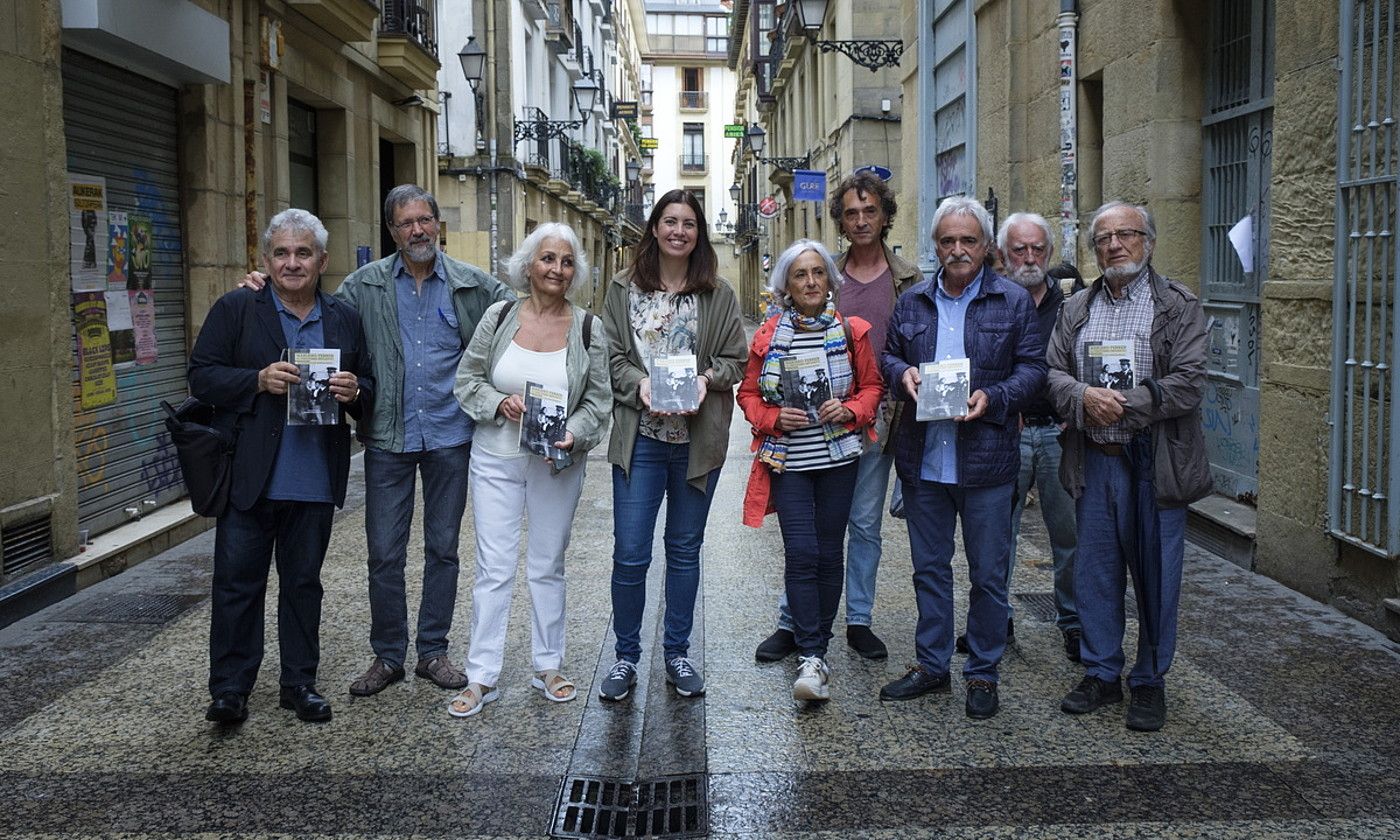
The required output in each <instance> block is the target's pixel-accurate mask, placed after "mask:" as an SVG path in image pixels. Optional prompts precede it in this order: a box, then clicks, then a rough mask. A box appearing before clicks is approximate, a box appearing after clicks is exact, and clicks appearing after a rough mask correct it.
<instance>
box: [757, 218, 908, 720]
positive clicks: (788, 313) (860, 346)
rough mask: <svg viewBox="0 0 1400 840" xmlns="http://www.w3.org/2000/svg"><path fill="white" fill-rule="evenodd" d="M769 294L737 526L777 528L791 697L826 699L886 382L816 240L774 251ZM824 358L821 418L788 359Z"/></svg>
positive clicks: (866, 334)
mask: <svg viewBox="0 0 1400 840" xmlns="http://www.w3.org/2000/svg"><path fill="white" fill-rule="evenodd" d="M772 276H773V279H772V281H771V283H772V289H773V292H774V294H775V295H780V296H782V298H783V299H785V300H786V301H787V306H786V308H785V309H784V310H783V311H782V312H781V313H780V314H778V315H775V316H773V317H772V318H770V319H768V320H767V321H765V322H764V324H763V326H761V327H759V329H758V332H757V333H755V334H754V338H753V342H752V343H751V344H750V345H749V361H748V367H747V369H746V370H745V373H744V381H743V384H741V385H740V386H739V405H740V406H741V407H742V408H743V409H744V416H745V417H747V418H748V421H749V423H750V425H752V426H753V435H754V441H753V448H754V450H755V452H756V453H757V454H756V455H755V457H754V462H753V467H752V469H751V470H750V471H749V484H748V490H747V492H746V493H745V497H744V524H746V525H752V526H754V527H758V526H760V525H762V524H763V518H764V516H766V515H767V514H768V513H769V512H770V511H776V512H777V514H778V525H779V527H780V528H781V529H782V533H783V590H784V592H785V593H786V595H787V597H786V598H785V602H786V604H787V606H788V608H789V610H790V611H791V619H792V625H793V631H792V632H793V636H794V639H795V643H796V645H797V652H798V656H799V657H800V660H799V665H798V671H797V680H796V681H795V682H794V683H793V686H792V696H793V698H794V699H797V700H826V699H828V698H829V697H830V696H831V687H830V682H831V669H830V667H829V666H828V665H827V662H826V652H827V643H828V642H830V640H831V625H832V623H833V622H834V621H835V619H836V609H837V607H838V605H839V603H840V601H841V582H842V578H843V577H844V576H845V563H844V559H845V558H844V552H843V551H842V548H843V545H842V544H843V543H844V541H845V538H846V522H847V520H848V519H849V518H850V515H851V499H852V495H853V493H854V492H855V488H856V478H857V476H858V475H859V469H858V466H859V461H860V457H861V452H862V450H863V449H864V446H863V444H864V440H863V438H865V437H866V435H867V434H868V428H869V426H870V424H871V423H872V422H874V420H875V415H876V412H878V411H879V408H880V398H881V396H882V394H883V393H884V387H883V386H882V385H881V383H880V372H879V368H878V367H877V365H876V362H875V352H874V349H873V348H872V347H871V346H870V331H871V329H870V324H868V323H866V322H865V321H864V320H862V319H860V318H855V317H852V318H844V317H842V315H841V313H839V312H837V310H836V304H835V303H834V302H833V300H832V292H834V291H835V289H836V287H837V286H839V285H840V277H841V275H840V272H839V271H838V270H837V268H836V263H835V261H833V260H832V258H831V255H830V254H829V253H828V252H827V250H826V248H825V247H824V246H823V245H822V244H821V243H820V242H814V241H813V240H810V239H800V240H798V241H797V242H794V243H793V244H792V245H791V246H790V247H789V248H788V249H787V250H786V251H784V252H783V253H782V255H781V256H779V257H778V261H777V263H776V265H775V266H774V269H773V275H772ZM796 355H807V356H816V357H818V358H819V359H820V367H819V368H818V370H817V372H818V373H819V374H825V373H826V370H823V368H825V369H828V370H830V376H829V377H825V379H826V381H827V386H826V388H827V390H826V393H825V394H824V395H823V399H822V400H821V402H819V403H818V405H817V406H816V408H817V419H816V422H813V421H811V420H810V419H809V418H808V415H807V412H806V411H805V410H803V409H801V408H792V407H790V406H788V405H787V402H788V399H787V398H786V395H785V394H784V393H783V389H782V366H783V361H784V359H787V358H790V357H792V356H796Z"/></svg>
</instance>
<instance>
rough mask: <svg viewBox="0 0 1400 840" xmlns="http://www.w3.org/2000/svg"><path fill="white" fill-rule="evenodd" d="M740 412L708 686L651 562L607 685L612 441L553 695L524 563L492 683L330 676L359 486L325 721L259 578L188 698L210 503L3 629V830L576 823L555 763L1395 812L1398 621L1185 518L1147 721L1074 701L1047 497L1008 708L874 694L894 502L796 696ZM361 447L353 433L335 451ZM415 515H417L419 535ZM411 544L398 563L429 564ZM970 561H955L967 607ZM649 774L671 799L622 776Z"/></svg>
mask: <svg viewBox="0 0 1400 840" xmlns="http://www.w3.org/2000/svg"><path fill="white" fill-rule="evenodd" d="M747 440H748V433H747V428H746V427H744V426H742V421H736V425H735V434H734V436H733V443H732V446H731V451H730V459H729V461H728V463H727V464H726V466H725V468H724V473H723V475H722V477H721V480H720V483H719V489H718V491H717V496H716V499H715V503H714V507H713V510H712V513H711V517H710V526H709V530H708V535H707V543H706V549H705V557H704V561H703V570H704V572H703V574H704V577H703V584H702V597H701V600H700V603H699V605H698V607H697V622H696V629H695V633H694V636H693V641H692V656H693V658H694V659H696V661H697V662H698V663H699V664H700V665H702V667H703V670H704V673H705V676H706V679H707V682H708V692H707V694H706V695H705V696H704V697H703V698H694V699H686V698H680V697H677V696H676V695H675V693H674V691H672V690H671V689H670V688H669V687H668V686H667V685H666V683H665V678H664V670H663V668H662V664H661V661H660V657H659V655H658V653H659V651H658V644H657V642H659V627H658V615H659V606H660V599H661V597H662V592H661V586H660V580H661V578H660V571H661V568H660V567H661V565H662V564H661V563H659V562H658V563H655V564H654V565H653V574H652V577H651V580H650V581H649V586H648V594H649V602H648V607H647V611H646V614H645V618H644V622H643V640H644V647H645V650H644V654H643V665H644V667H643V668H642V673H641V679H640V681H639V683H638V687H637V690H636V692H635V693H634V694H633V695H632V697H630V698H629V699H628V700H626V701H623V702H621V703H606V702H604V701H601V700H599V699H598V698H597V693H596V692H597V686H598V684H599V683H600V682H601V680H602V679H603V676H604V674H605V673H606V672H607V669H608V668H609V667H610V666H611V665H612V662H613V656H612V644H613V639H612V636H611V630H610V611H609V596H608V592H609V587H608V576H609V571H610V566H611V560H610V556H611V549H612V539H611V530H612V518H611V510H610V508H611V492H610V474H609V471H610V467H609V465H608V464H607V462H606V460H605V459H604V458H603V453H602V452H601V451H599V452H595V454H594V455H593V457H592V458H591V459H590V460H589V462H588V464H587V469H588V474H587V480H586V484H585V489H584V498H583V501H582V502H581V504H580V506H579V513H578V518H577V521H576V523H575V529H574V536H573V542H572V545H571V547H570V550H569V558H568V572H567V574H568V586H569V590H568V599H569V610H568V645H569V647H568V650H567V652H566V656H565V667H564V671H565V673H566V674H568V675H570V676H572V677H573V678H574V679H575V680H576V681H577V682H578V684H579V696H578V699H577V700H575V701H574V702H571V703H549V702H547V701H546V700H545V699H544V698H543V697H542V696H541V695H540V693H539V692H538V691H536V690H534V689H532V688H530V686H529V680H530V677H531V673H530V669H529V597H528V594H527V592H526V587H525V585H524V580H523V574H522V575H521V576H520V578H519V579H518V580H517V586H516V600H515V603H514V607H513V610H512V614H511V620H510V632H509V637H508V641H507V646H506V665H505V670H504V671H503V673H502V676H501V681H500V687H501V689H502V691H501V699H500V700H499V701H498V702H496V703H493V704H491V705H489V706H487V707H486V708H485V709H484V710H483V712H482V713H481V714H480V715H477V716H475V717H473V718H470V719H467V720H457V719H453V718H450V717H449V716H448V715H447V713H446V704H447V701H448V700H449V698H450V695H451V693H450V692H447V691H443V690H441V689H438V688H437V687H436V686H433V685H432V684H431V683H428V682H426V681H424V680H421V679H415V678H414V677H413V676H412V674H411V671H410V676H409V678H408V680H406V681H405V682H402V683H399V684H396V685H393V686H390V687H389V688H388V689H387V690H385V691H384V692H383V693H381V694H380V695H377V696H375V697H371V698H353V699H352V698H351V697H350V696H349V695H348V693H347V692H346V689H347V687H348V686H349V684H350V682H351V680H353V679H354V678H355V677H356V676H358V675H359V673H360V672H361V671H363V670H364V668H365V667H366V666H367V665H368V664H369V662H370V660H371V654H370V651H369V646H368V641H367V638H368V627H369V612H368V604H367V598H366V594H365V567H364V544H365V540H364V511H363V508H362V506H361V504H362V503H361V502H359V501H353V502H352V503H351V504H350V505H349V506H348V508H347V510H346V511H345V512H343V513H342V514H341V515H340V517H339V518H338V519H337V522H336V526H335V532H334V535H333V537H332V542H331V548H330V553H329V556H328V557H327V561H326V567H325V572H324V575H323V579H324V582H325V589H326V595H325V603H324V608H323V616H324V619H323V626H322V634H321V640H322V662H321V670H320V678H319V686H320V688H321V689H322V691H323V693H325V694H326V695H327V696H328V697H329V699H330V700H331V701H332V703H333V706H334V710H335V718H334V720H333V721H332V722H330V723H329V724H324V725H313V724H304V723H300V722H298V721H297V720H296V719H295V717H294V716H293V715H292V713H291V712H288V711H283V710H281V709H279V708H278V707H277V686H276V659H275V656H276V654H275V651H276V646H275V644H276V643H275V638H273V634H274V633H275V620H274V616H273V614H272V608H273V605H275V597H274V596H273V594H272V593H271V592H270V593H269V597H268V604H269V607H270V609H269V622H268V627H269V634H270V635H269V646H268V654H269V655H268V659H267V660H266V661H265V662H264V671H263V675H262V679H261V680H260V681H259V683H258V686H257V688H256V689H255V691H254V693H253V696H252V698H251V700H250V709H251V714H250V717H249V720H248V721H247V723H245V724H244V725H243V726H241V727H239V728H236V729H233V730H222V729H220V728H218V727H216V726H215V725H213V724H209V723H206V722H205V721H204V719H203V712H204V706H205V704H206V703H207V701H208V697H207V694H206V689H205V686H206V680H207V665H208V662H207V641H208V621H209V608H208V585H209V569H210V564H211V556H212V551H213V534H212V532H210V533H208V534H205V535H203V536H201V537H199V538H196V539H194V540H191V541H190V542H188V543H185V544H183V545H181V546H179V547H178V548H176V549H173V550H171V551H169V552H167V553H165V554H163V555H160V556H159V557H157V558H154V559H152V560H149V561H147V562H145V563H143V564H141V565H139V566H137V567H135V568H134V569H132V570H130V571H128V572H126V573H124V574H121V575H119V576H117V577H115V578H112V579H110V580H107V581H104V582H103V583H101V584H98V585H97V586H94V587H92V588H90V589H88V590H84V591H83V592H80V593H79V594H77V595H76V596H74V597H72V598H70V599H68V600H66V601H64V602H62V603H59V604H56V605H54V606H52V607H50V608H47V609H45V610H43V611H42V612H39V613H36V614H35V615H33V616H31V617H29V618H27V619H25V620H22V621H20V622H18V623H16V624H14V625H12V626H10V627H8V628H6V629H4V630H0V791H3V800H0V801H3V803H4V804H3V806H0V835H3V836H5V837H26V838H28V837H32V838H39V837H55V838H58V837H88V836H108V837H146V836H151V837H170V836H207V837H242V836H249V837H253V836H257V837H272V836H286V837H310V836H325V837H331V836H334V837H355V836H396V837H400V836H401V837H452V838H469V837H543V836H548V835H549V834H550V833H551V832H552V831H556V832H559V833H561V834H563V835H564V836H592V835H590V834H587V833H586V832H585V829H588V830H594V831H596V830H598V828H599V826H598V824H597V823H596V822H594V821H593V819H592V818H591V817H588V816H585V815H584V812H583V811H580V810H577V809H575V810H574V811H572V812H570V811H568V810H567V809H565V810H563V811H561V809H560V808H559V807H558V805H559V801H560V798H561V786H562V787H563V788H565V789H566V793H567V792H568V791H570V790H572V791H577V792H581V795H582V796H583V797H584V798H585V799H587V797H588V796H589V795H590V793H589V792H590V790H600V791H603V793H602V794H600V796H599V798H598V799H597V800H596V801H594V802H593V803H591V805H592V806H593V810H596V811H598V812H599V814H600V815H607V814H611V813H613V812H618V813H620V814H622V816H624V817H626V819H627V820H628V821H627V823H626V826H627V827H628V829H629V830H631V831H634V832H635V831H636V828H637V823H638V820H639V819H645V817H646V815H648V814H651V815H653V816H658V815H659V816H662V817H664V818H665V819H663V820H662V821H661V823H660V828H661V829H662V830H661V831H660V832H658V833H656V834H655V835H654V836H685V834H689V836H697V835H701V834H708V836H712V837H824V838H847V837H870V838H905V837H923V836H935V835H937V836H947V837H969V838H970V837H1033V838H1059V837H1076V836H1086V837H1202V838H1205V837H1210V838H1218V837H1308V838H1327V837H1347V838H1352V837H1357V838H1371V837H1400V703H1397V700H1396V695H1397V690H1398V689H1400V647H1397V645H1396V644H1395V643H1393V642H1390V641H1389V640H1387V639H1386V638H1385V637H1383V636H1381V635H1380V634H1378V633H1377V632H1376V631H1374V630H1372V629H1370V628H1368V627H1366V626H1364V625H1361V624H1358V623H1356V622H1354V621H1351V620H1349V619H1346V618H1344V617H1342V616H1341V615H1340V614H1338V613H1337V612H1335V611H1334V610H1332V609H1330V608H1327V607H1324V606H1322V605H1320V604H1317V603H1315V602H1313V601H1310V600H1308V599H1306V598H1304V597H1302V596H1300V595H1297V594H1295V593H1293V592H1290V591H1288V590H1287V589H1284V588H1283V587H1281V586H1279V585H1278V584H1276V583H1274V582H1272V581H1270V580H1268V579H1265V578H1262V577H1259V576H1256V575H1253V574H1250V573H1248V572H1245V571H1242V570H1241V569H1239V568H1238V567H1236V566H1234V565H1231V564H1229V563H1227V562H1225V561H1224V560H1222V559H1220V558H1218V557H1215V556H1213V555H1210V554H1207V553H1205V552H1203V551H1200V550H1198V549H1196V548H1194V547H1190V546H1188V552H1187V563H1186V567H1187V571H1186V580H1185V583H1184V589H1183V595H1182V616H1181V633H1180V637H1181V638H1180V643H1179V652H1178V656H1177V660H1176V665H1175V667H1174V668H1173V670H1172V672H1171V674H1170V675H1169V677H1168V689H1167V691H1168V722H1167V726H1166V728H1165V729H1164V730H1163V731H1161V732H1159V733H1155V734H1143V733H1134V732H1130V731H1128V730H1127V729H1126V728H1125V727H1124V725H1123V715H1124V709H1125V707H1124V706H1122V705H1120V706H1116V707H1110V708H1108V709H1105V710H1102V711H1100V712H1098V713H1096V714H1092V715H1088V716H1084V717H1071V716H1069V715H1065V714H1062V713H1061V712H1060V711H1059V702H1060V699H1061V697H1062V696H1063V695H1064V693H1065V692H1066V691H1068V690H1069V689H1070V688H1071V687H1073V685H1074V684H1075V683H1076V682H1077V680H1078V679H1079V676H1080V674H1081V672H1080V670H1079V668H1078V666H1076V665H1074V664H1072V663H1070V662H1068V661H1066V659H1065V657H1064V655H1063V651H1062V648H1061V644H1060V636H1059V632H1058V631H1057V630H1056V629H1055V627H1054V624H1053V622H1052V621H1047V620H1045V619H1046V618H1047V616H1045V615H1044V614H1043V612H1040V609H1041V608H1042V607H1043V606H1044V604H1045V603H1046V599H1045V598H1044V597H1043V596H1044V594H1045V593H1048V592H1049V591H1050V588H1051V587H1050V574H1049V571H1050V570H1049V565H1050V560H1049V552H1048V544H1047V541H1046V538H1045V534H1044V531H1043V528H1042V527H1041V526H1040V524H1039V522H1038V513H1039V512H1038V510H1036V509H1034V508H1032V509H1030V510H1029V511H1028V516H1027V519H1026V523H1025V529H1024V530H1023V545H1022V559H1021V562H1019V563H1018V566H1017V572H1016V574H1017V578H1016V580H1015V583H1014V584H1013V587H1012V591H1013V593H1016V594H1017V595H1019V596H1021V597H1018V598H1016V599H1015V600H1016V603H1017V605H1018V607H1019V610H1018V613H1017V623H1016V629H1017V642H1016V644H1015V646H1014V647H1012V648H1011V649H1009V651H1008V654H1007V656H1006V658H1005V659H1004V661H1003V663H1002V667H1001V675H1002V684H1001V712H1000V714H998V715H997V716H996V717H995V718H993V719H991V720H989V721H982V722H976V721H972V720H969V719H968V718H967V717H966V716H965V714H964V712H963V697H964V694H963V688H962V686H961V684H960V683H959V681H958V680H956V679H955V680H954V687H953V693H952V694H951V695H947V694H941V695H930V696H928V697H925V698H921V699H918V700H915V701H911V702H906V703H881V702H880V701H879V700H878V699H877V693H878V691H879V687H880V686H881V685H882V684H884V683H885V682H887V681H889V680H891V679H894V678H896V677H898V676H900V675H901V674H902V673H903V671H904V669H905V667H906V665H907V664H908V663H909V662H911V661H912V660H913V622H914V599H913V593H912V589H911V586H910V581H909V573H910V563H909V551H908V542H907V539H906V537H905V534H904V530H903V523H901V522H898V521H892V520H887V521H886V524H885V531H884V536H885V549H886V550H885V559H884V562H883V563H882V566H881V569H880V577H879V588H878V595H877V600H876V614H875V625H874V627H875V630H876V632H877V633H878V634H880V636H881V637H882V638H883V639H884V640H885V641H886V643H887V644H888V645H889V647H890V658H889V659H888V660H887V661H885V662H869V661H866V660H862V659H860V658H859V657H858V656H856V655H855V653H854V652H853V651H851V650H850V649H849V648H847V647H846V646H845V644H844V627H843V626H842V625H841V623H840V620H839V619H838V626H837V628H836V639H834V640H833V642H832V647H831V653H830V657H829V662H830V665H831V668H832V672H833V677H832V678H833V682H832V699H831V701H830V702H829V703H826V704H822V705H816V706H812V707H808V706H805V705H803V704H798V703H795V702H794V701H793V700H792V699H791V683H792V680H793V678H794V676H795V669H796V664H795V662H794V661H793V660H792V659H789V660H788V661H786V662H782V663H777V664H772V665H759V664H756V663H755V662H754V659H753V650H754V647H755V645H756V644H757V643H758V642H759V641H760V640H761V639H762V638H763V637H764V636H766V635H767V634H768V633H769V632H770V631H771V630H772V626H773V620H774V609H775V604H776V599H777V596H778V592H779V589H780V587H781V581H782V560H781V557H782V553H781V539H780V536H779V533H778V528H777V523H776V521H774V520H773V519H772V518H770V520H769V522H768V524H766V525H765V527H764V528H763V529H761V530H757V531H755V530H753V529H748V528H745V527H743V526H742V525H740V524H739V509H740V500H741V498H742V494H743V483H744V480H745V478H746V476H747V473H748V464H749V456H748V454H747V448H746V444H747ZM360 478H361V477H360V473H359V469H358V461H357V464H356V469H355V471H354V473H353V474H352V482H357V483H358V482H359V481H360ZM421 545H422V540H421V535H419V536H416V537H415V539H414V543H413V545H412V546H411V547H410V558H413V557H421ZM462 546H463V552H462V555H463V558H464V561H463V574H462V577H461V582H460V586H459V593H458V607H457V614H456V619H455V622H454V631H453V634H452V655H453V657H454V658H458V659H460V658H461V657H462V656H464V655H465V652H466V643H467V641H468V640H467V638H466V636H467V628H468V627H469V620H470V610H471V577H472V574H471V568H472V561H471V558H472V557H473V554H474V551H473V546H474V538H473V536H472V532H471V518H470V511H469V512H468V517H467V521H466V523H465V524H464V527H463V533H462ZM657 556H658V557H659V556H660V552H659V550H658V552H657ZM409 565H410V581H411V584H410V585H411V587H412V586H414V585H416V580H417V575H416V574H415V572H421V569H414V565H415V561H413V560H410V564H409ZM955 568H956V564H955ZM965 579H966V570H965V568H964V569H963V571H962V572H961V573H960V574H959V575H958V591H959V598H960V602H959V609H960V610H961V609H965V600H963V599H964V598H965V592H966V587H965ZM273 586H275V577H274V582H273ZM1026 596H1029V597H1026ZM410 603H411V604H416V594H415V593H413V592H411V593H410ZM960 623H961V622H960ZM1130 642H1131V640H1130ZM1130 649H1131V648H1130ZM408 664H409V667H410V668H411V666H412V665H413V661H412V657H411V656H410V662H409V663H408ZM566 777H569V778H570V780H572V779H573V778H578V779H580V780H581V781H579V782H578V783H577V784H574V783H573V782H572V781H569V782H566ZM687 777H689V779H690V781H687ZM587 780H593V781H594V782H596V785H595V786H594V787H590V783H589V782H588V781H587ZM658 782H659V783H665V784H667V785H668V787H667V789H666V790H665V791H664V792H663V794H662V795H663V797H676V802H675V804H674V807H672V804H671V803H670V802H669V801H668V804H667V807H666V808H664V809H663V808H655V809H647V808H642V807H640V806H637V805H635V804H634V805H633V806H632V807H631V808H630V809H629V808H628V807H626V803H627V802H629V801H635V800H634V799H629V797H636V796H637V795H638V794H637V791H638V790H642V791H645V792H646V794H647V795H651V796H654V794H655V785H656V784H657V783H658ZM638 783H640V784H638ZM687 785H688V786H687ZM613 790H615V791H616V792H615V793H608V791H613ZM566 798H567V797H566ZM691 798H694V799H698V800H700V801H699V802H698V803H697V804H695V805H694V806H693V807H692V806H691V804H690V802H689V800H690V799H691ZM682 800H684V801H682ZM585 804H586V805H588V804H590V803H585ZM587 810H589V809H588V808H585V809H584V811H587ZM673 819H675V820H678V821H677V822H673V821H672V820H673ZM655 827H656V824H654V823H650V822H647V823H645V824H644V825H643V831H646V830H649V829H652V828H655ZM673 828H674V829H677V830H680V831H682V832H684V833H685V834H681V835H678V834H676V833H674V832H673V831H672V829H673ZM566 829H572V830H574V831H575V833H574V834H567V832H566ZM649 836H651V835H649Z"/></svg>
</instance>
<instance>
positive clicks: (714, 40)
mask: <svg viewBox="0 0 1400 840" xmlns="http://www.w3.org/2000/svg"><path fill="white" fill-rule="evenodd" d="M705 52H707V53H728V52H729V18H727V17H719V16H717V15H710V16H708V17H706V18H705Z"/></svg>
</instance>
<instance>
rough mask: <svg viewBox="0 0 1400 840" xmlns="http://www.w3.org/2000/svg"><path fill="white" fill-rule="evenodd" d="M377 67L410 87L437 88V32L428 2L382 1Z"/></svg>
mask: <svg viewBox="0 0 1400 840" xmlns="http://www.w3.org/2000/svg"><path fill="white" fill-rule="evenodd" d="M382 2H383V4H384V5H383V12H382V14H381V15H380V17H379V66H380V67H383V68H384V69H385V70H386V71H387V72H388V73H389V75H391V76H393V77H394V78H396V79H398V80H399V81H401V82H403V83H404V84H406V85H408V86H409V87H411V88H415V89H428V88H433V87H436V86H437V72H438V67H439V64H438V59H437V54H438V46H437V29H436V27H435V26H434V21H433V5H432V3H431V2H430V0H382Z"/></svg>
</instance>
